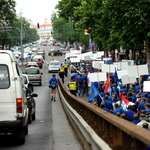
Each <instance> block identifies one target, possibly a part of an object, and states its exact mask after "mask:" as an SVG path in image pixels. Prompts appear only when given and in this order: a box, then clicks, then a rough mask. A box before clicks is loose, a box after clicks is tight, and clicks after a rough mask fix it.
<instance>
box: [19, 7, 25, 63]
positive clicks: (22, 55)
mask: <svg viewBox="0 0 150 150" xmlns="http://www.w3.org/2000/svg"><path fill="white" fill-rule="evenodd" d="M20 11H21V12H20V13H19V14H20V16H21V31H20V44H21V57H22V58H24V54H23V46H22V14H23V12H22V10H20ZM22 65H23V61H22Z"/></svg>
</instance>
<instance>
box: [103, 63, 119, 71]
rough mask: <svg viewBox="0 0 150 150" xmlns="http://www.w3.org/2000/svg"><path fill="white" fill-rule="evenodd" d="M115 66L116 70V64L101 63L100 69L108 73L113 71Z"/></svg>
mask: <svg viewBox="0 0 150 150" xmlns="http://www.w3.org/2000/svg"><path fill="white" fill-rule="evenodd" d="M115 68H116V71H117V66H116V65H107V64H103V67H102V71H103V72H108V73H115Z"/></svg>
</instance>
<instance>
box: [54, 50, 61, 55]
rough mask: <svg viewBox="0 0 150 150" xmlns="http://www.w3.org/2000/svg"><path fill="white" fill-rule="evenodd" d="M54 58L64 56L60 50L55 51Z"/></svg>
mask: <svg viewBox="0 0 150 150" xmlns="http://www.w3.org/2000/svg"><path fill="white" fill-rule="evenodd" d="M54 56H62V52H61V51H59V50H54Z"/></svg>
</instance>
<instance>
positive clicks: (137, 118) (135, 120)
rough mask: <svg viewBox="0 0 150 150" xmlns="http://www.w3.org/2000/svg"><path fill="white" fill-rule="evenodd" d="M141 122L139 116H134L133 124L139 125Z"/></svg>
mask: <svg viewBox="0 0 150 150" xmlns="http://www.w3.org/2000/svg"><path fill="white" fill-rule="evenodd" d="M139 122H140V120H139V116H138V114H134V115H133V123H134V124H136V125H137V124H138V123H139Z"/></svg>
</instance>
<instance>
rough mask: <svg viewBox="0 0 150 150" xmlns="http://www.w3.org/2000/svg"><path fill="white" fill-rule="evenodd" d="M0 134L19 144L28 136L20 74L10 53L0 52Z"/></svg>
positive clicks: (26, 109)
mask: <svg viewBox="0 0 150 150" xmlns="http://www.w3.org/2000/svg"><path fill="white" fill-rule="evenodd" d="M0 77H1V78H0V133H4V134H5V135H6V134H7V133H11V134H12V136H13V137H14V138H15V139H16V140H17V141H18V142H20V143H22V144H23V143H24V142H25V135H27V134H28V112H29V110H28V108H27V104H26V102H27V99H26V88H25V85H24V81H23V76H22V73H21V71H20V69H19V67H18V64H17V62H16V58H15V57H14V55H13V53H12V51H10V50H1V51H0Z"/></svg>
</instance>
